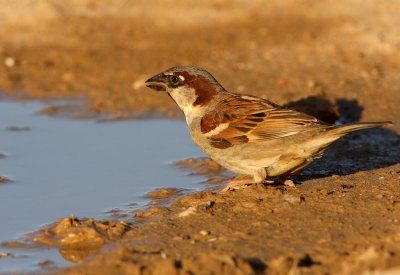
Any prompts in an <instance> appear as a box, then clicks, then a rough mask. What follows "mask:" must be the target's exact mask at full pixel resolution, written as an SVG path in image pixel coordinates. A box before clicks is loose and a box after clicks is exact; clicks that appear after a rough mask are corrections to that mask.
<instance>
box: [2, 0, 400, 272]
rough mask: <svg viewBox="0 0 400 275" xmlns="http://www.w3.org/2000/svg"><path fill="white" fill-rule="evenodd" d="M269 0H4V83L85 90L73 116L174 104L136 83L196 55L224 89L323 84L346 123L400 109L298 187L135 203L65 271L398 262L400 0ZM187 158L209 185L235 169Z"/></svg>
mask: <svg viewBox="0 0 400 275" xmlns="http://www.w3.org/2000/svg"><path fill="white" fill-rule="evenodd" d="M265 2H266V1H251V2H249V1H239V0H237V1H232V2H225V1H216V2H214V3H213V4H207V3H203V4H197V3H196V4H194V3H192V2H186V1H184V2H183V1H172V0H171V1H153V2H152V3H149V2H148V1H135V2H134V4H133V2H132V3H127V2H126V1H113V3H109V2H108V1H101V0H97V1H96V0H86V1H52V0H47V1H46V0H40V1H29V0H26V1H14V2H12V3H7V4H5V3H1V7H0V15H1V16H0V17H1V18H2V19H1V21H0V22H1V26H0V37H1V38H2V40H1V41H0V60H1V61H2V63H1V64H0V90H2V91H4V92H5V93H6V94H7V95H9V96H12V97H16V98H19V99H31V98H38V99H50V98H60V99H64V98H83V99H84V101H83V103H82V104H81V105H79V106H73V108H71V107H70V106H67V109H68V113H71V112H72V115H73V116H75V117H82V116H84V117H87V116H93V115H96V114H112V115H115V116H116V117H117V118H129V117H148V116H168V117H176V116H180V115H181V114H180V112H179V111H178V109H177V107H176V106H175V105H174V104H173V102H172V101H171V100H170V99H169V98H168V97H167V95H165V94H161V93H156V92H154V91H150V90H148V89H146V88H145V87H144V86H143V82H144V80H146V79H147V78H148V77H149V76H152V75H154V74H155V73H158V72H160V71H162V70H164V69H166V68H168V67H171V66H176V65H196V66H201V67H204V68H206V69H208V70H209V71H210V72H211V73H213V74H214V76H215V77H216V78H217V79H218V80H220V82H221V83H222V84H223V85H224V86H225V88H227V89H228V90H231V91H237V92H242V93H250V94H254V95H259V96H264V97H266V98H268V99H270V100H272V101H274V102H277V103H280V104H287V103H289V102H293V101H297V100H299V99H301V98H305V97H309V96H314V95H317V94H325V95H326V97H327V98H328V100H331V99H333V101H334V103H335V106H334V108H333V112H329V113H328V114H332V113H333V114H337V113H340V114H341V115H342V120H343V121H359V120H361V121H368V120H393V121H394V122H395V127H393V128H391V129H383V130H371V131H366V132H363V133H357V134H354V135H352V136H350V137H349V138H347V139H346V140H343V141H341V142H339V143H338V144H336V145H335V147H334V148H333V149H332V150H330V151H329V152H328V154H327V156H326V157H324V158H322V159H320V160H318V161H317V162H316V163H315V164H314V165H312V166H311V167H309V168H308V169H307V170H306V171H304V173H303V174H302V175H300V176H299V177H297V178H295V181H297V182H299V183H301V184H298V185H296V187H287V186H272V185H267V186H264V185H254V186H250V187H248V188H246V189H243V190H238V191H234V192H227V193H224V194H217V193H215V192H211V191H206V192H200V193H197V194H193V195H190V196H184V197H181V196H177V197H180V198H179V199H176V200H172V201H168V200H167V201H162V202H161V203H159V204H157V203H155V204H154V205H152V206H151V207H150V208H149V209H148V210H147V211H138V212H136V213H132V216H131V217H128V218H127V219H129V220H133V221H134V222H135V223H137V225H138V228H136V227H135V229H134V230H131V231H132V232H131V231H129V232H130V233H129V234H122V235H121V236H120V237H119V238H114V239H112V238H111V239H110V238H106V239H107V241H104V240H103V239H102V238H103V237H104V236H105V235H104V234H105V233H104V234H103V233H101V234H100V233H99V234H100V235H101V236H103V237H99V242H100V243H101V244H103V243H109V240H111V241H112V245H106V247H107V249H104V250H103V251H102V252H101V253H99V254H97V255H96V256H95V257H93V258H91V259H85V260H83V262H82V263H81V264H78V265H76V266H73V267H69V268H66V269H63V270H58V271H59V272H61V273H71V274H75V273H76V272H81V273H86V274H99V273H107V274H110V273H115V274H121V273H129V274H136V273H143V274H150V273H157V274H160V273H161V272H165V274H169V273H172V274H173V273H174V272H176V273H182V274H183V273H185V272H193V273H199V272H200V270H201V271H203V272H204V273H207V272H208V273H213V272H214V273H225V274H234V273H237V274H251V273H263V272H269V273H271V274H287V273H289V272H292V273H291V274H295V273H296V274H297V273H307V274H309V273H317V274H322V273H331V274H339V273H340V274H355V273H362V272H366V271H368V270H383V269H385V270H388V269H391V268H394V269H396V268H397V269H396V270H397V271H399V270H398V268H399V267H400V245H399V244H398V243H399V241H400V239H399V238H400V237H399V236H400V235H399V234H400V207H399V206H400V186H399V182H400V166H399V164H398V163H399V162H400V139H399V136H398V133H399V129H400V126H399V125H400V109H399V106H400V88H399V87H400V86H399V84H400V74H399V71H400V29H399V28H398V27H397V26H399V25H400V17H399V16H398V14H399V13H400V4H399V3H398V2H397V1H385V2H382V1H378V0H368V1H360V0H351V1H328V2H323V3H322V2H320V1H316V0H306V1H289V0H285V1H267V2H268V3H265ZM196 5H198V6H196ZM307 104H308V105H307ZM307 104H305V105H303V106H309V102H308V103H307ZM318 106H321V105H318ZM314 107H315V106H314ZM335 108H337V109H335ZM306 109H308V107H306ZM317 109H318V108H317ZM63 110H65V108H64V107H62V106H50V107H49V108H47V109H46V110H45V112H47V113H49V114H52V115H53V114H57V113H59V112H61V113H62V111H63ZM318 113H319V114H321V115H326V113H324V112H323V110H319V111H318ZM334 116H335V115H333V117H332V115H328V116H327V117H328V119H333V120H334V119H336V117H334ZM193 165H194V166H193ZM210 165H211V166H210ZM180 166H185V167H189V168H187V169H191V170H190V171H200V173H203V174H207V175H210V180H209V183H210V184H211V185H213V186H214V187H215V188H214V189H211V190H217V189H218V188H220V187H221V185H223V184H224V183H225V182H226V181H227V180H228V178H229V176H231V175H230V174H229V173H226V171H224V170H220V169H219V168H218V167H217V166H215V164H212V163H209V162H207V163H204V162H202V161H201V160H200V161H199V160H192V161H189V162H181V163H180ZM190 167H192V168H190ZM193 167H194V169H193ZM221 173H222V174H221ZM115 185H116V186H117V185H118V183H115ZM170 193H172V194H175V192H174V191H171V190H170V191H166V192H165V194H166V195H161V199H165V197H167V198H168V196H169V194H170ZM175 195H176V194H175ZM178 195H179V194H178ZM152 196H155V197H156V199H157V198H160V196H159V195H154V194H153V195H152ZM163 196H164V197H163ZM76 224H77V223H73V226H72V228H74V226H75V225H76ZM123 228H125V227H123ZM73 230H75V229H73ZM90 230H91V229H90ZM124 230H125V229H124ZM83 249H84V248H83ZM82 258H84V257H82ZM53 271H54V270H53Z"/></svg>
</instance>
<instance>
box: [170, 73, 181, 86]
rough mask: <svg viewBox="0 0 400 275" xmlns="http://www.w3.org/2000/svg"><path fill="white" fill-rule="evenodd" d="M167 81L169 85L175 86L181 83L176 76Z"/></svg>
mask: <svg viewBox="0 0 400 275" xmlns="http://www.w3.org/2000/svg"><path fill="white" fill-rule="evenodd" d="M169 80H170V81H171V84H174V85H177V84H179V83H180V82H181V79H180V78H179V77H178V76H176V75H172V76H171V77H170V78H169Z"/></svg>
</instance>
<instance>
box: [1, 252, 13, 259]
mask: <svg viewBox="0 0 400 275" xmlns="http://www.w3.org/2000/svg"><path fill="white" fill-rule="evenodd" d="M12 257H14V255H13V254H11V253H8V252H1V251H0V258H12Z"/></svg>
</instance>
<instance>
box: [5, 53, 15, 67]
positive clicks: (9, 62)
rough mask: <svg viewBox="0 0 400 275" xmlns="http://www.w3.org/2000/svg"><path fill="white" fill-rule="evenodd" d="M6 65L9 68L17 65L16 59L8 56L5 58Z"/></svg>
mask: <svg viewBox="0 0 400 275" xmlns="http://www.w3.org/2000/svg"><path fill="white" fill-rule="evenodd" d="M4 65H5V66H6V67H8V68H11V67H14V66H15V59H14V58H12V57H11V56H8V57H6V58H4Z"/></svg>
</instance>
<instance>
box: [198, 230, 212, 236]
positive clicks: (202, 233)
mask: <svg viewBox="0 0 400 275" xmlns="http://www.w3.org/2000/svg"><path fill="white" fill-rule="evenodd" d="M199 233H200V235H202V236H207V235H208V234H210V232H209V231H207V230H201V231H200V232H199Z"/></svg>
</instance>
